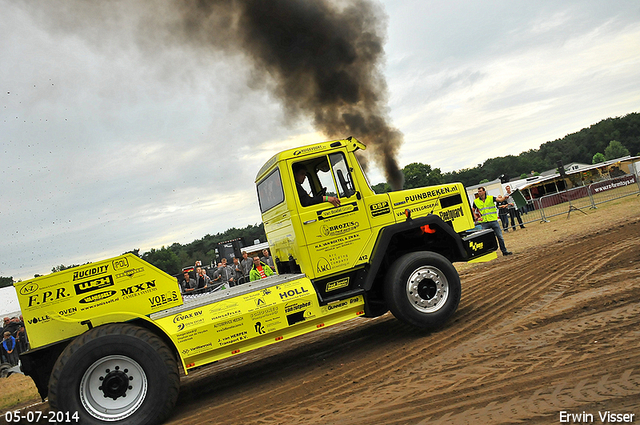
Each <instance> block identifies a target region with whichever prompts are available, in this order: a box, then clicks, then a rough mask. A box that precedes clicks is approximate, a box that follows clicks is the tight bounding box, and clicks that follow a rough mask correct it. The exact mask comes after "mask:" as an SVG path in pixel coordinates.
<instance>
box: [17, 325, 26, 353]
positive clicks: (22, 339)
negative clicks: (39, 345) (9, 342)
mask: <svg viewBox="0 0 640 425" xmlns="http://www.w3.org/2000/svg"><path fill="white" fill-rule="evenodd" d="M16 341H17V342H18V351H19V352H20V354H22V353H24V352H25V351H27V350H29V338H28V337H27V330H26V329H25V328H24V324H22V325H21V326H20V329H18V332H17V334H16Z"/></svg>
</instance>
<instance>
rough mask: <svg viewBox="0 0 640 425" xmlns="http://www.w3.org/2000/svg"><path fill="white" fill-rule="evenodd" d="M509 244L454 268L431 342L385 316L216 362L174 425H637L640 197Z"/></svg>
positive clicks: (512, 237) (189, 388) (183, 396)
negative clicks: (501, 253)
mask: <svg viewBox="0 0 640 425" xmlns="http://www.w3.org/2000/svg"><path fill="white" fill-rule="evenodd" d="M506 241H507V246H508V248H509V249H511V250H513V251H514V252H515V255H513V256H511V257H499V258H498V259H497V260H495V261H493V262H491V263H485V264H480V265H474V266H467V265H465V266H463V267H460V268H459V270H460V274H461V279H462V287H463V295H462V301H461V304H460V307H459V309H458V312H457V313H456V315H455V316H454V319H453V320H451V321H450V322H449V323H448V324H447V325H446V326H445V327H444V328H442V329H440V330H438V331H437V332H432V333H421V332H417V331H414V330H412V329H411V328H408V327H407V326H405V325H403V324H401V323H400V322H398V321H397V320H396V319H394V318H393V316H391V315H390V314H387V315H385V316H382V317H379V318H376V319H364V318H360V319H355V320H352V321H350V322H346V323H343V324H341V325H338V326H335V327H332V328H327V329H324V330H320V331H318V332H315V333H312V334H309V335H305V336H302V337H299V338H296V339H294V340H291V341H286V342H283V343H281V344H276V345H274V346H271V347H266V348H263V349H260V350H256V351H254V352H251V353H247V354H245V355H240V356H237V357H234V358H232V359H228V360H225V361H221V362H218V363H216V364H213V365H211V366H208V367H205V368H202V369H199V370H197V371H194V372H192V373H190V374H189V375H188V376H185V377H183V378H182V384H181V392H180V398H179V400H178V404H177V406H176V408H175V409H174V411H173V414H172V415H171V417H170V418H169V420H168V421H167V423H169V424H176V425H177V424H181V425H184V424H206V423H215V424H233V425H236V424H265V425H269V424H503V423H527V424H558V423H582V422H581V421H578V420H573V419H577V418H575V417H573V418H572V417H571V416H568V415H571V414H575V415H577V414H586V415H587V416H586V421H584V423H608V422H607V421H604V422H602V421H601V420H600V417H599V414H602V415H604V414H605V412H611V413H614V414H625V413H626V414H629V415H631V414H633V415H634V416H633V417H631V416H628V417H627V418H629V419H632V422H631V423H640V302H639V300H640V267H638V264H639V263H640V261H639V260H640V198H638V197H636V196H633V197H628V198H625V200H624V201H620V202H615V203H612V205H611V206H607V207H606V208H605V207H603V208H599V210H597V211H589V212H588V214H587V215H583V214H575V215H574V214H573V213H572V215H571V217H570V219H568V220H567V219H566V217H564V216H561V217H558V218H557V219H555V220H553V221H552V222H551V223H544V224H538V223H532V224H530V225H528V226H527V229H524V230H518V231H516V232H510V233H509V234H507V235H506ZM43 406H44V408H46V404H45V405H40V406H39V407H36V408H37V409H39V410H42V409H43ZM562 412H565V413H562ZM562 415H565V416H562ZM588 415H592V417H589V416H588ZM563 418H564V419H565V421H564V422H563ZM618 418H619V419H621V420H623V419H624V417H623V416H619V417H618ZM619 422H620V421H619ZM619 422H618V423H619Z"/></svg>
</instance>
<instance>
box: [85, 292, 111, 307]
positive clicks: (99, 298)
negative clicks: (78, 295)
mask: <svg viewBox="0 0 640 425" xmlns="http://www.w3.org/2000/svg"><path fill="white" fill-rule="evenodd" d="M115 294H117V292H116V291H104V292H98V293H97V294H92V295H89V296H88V297H84V298H83V299H81V300H80V301H78V302H79V303H82V304H91V303H96V302H98V301H102V300H105V299H107V298H111V297H113V296H114V295H115Z"/></svg>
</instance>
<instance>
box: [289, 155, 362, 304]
mask: <svg viewBox="0 0 640 425" xmlns="http://www.w3.org/2000/svg"><path fill="white" fill-rule="evenodd" d="M348 159H349V157H348V156H347V155H345V153H344V152H342V151H334V152H333V153H330V154H326V155H323V156H318V157H315V158H313V159H307V160H304V161H298V162H303V163H304V165H305V168H306V170H307V179H306V181H305V184H304V185H303V188H304V189H305V190H307V191H309V192H311V193H309V194H310V196H314V195H317V194H319V193H320V194H322V192H323V191H324V192H325V194H326V195H329V196H337V197H338V198H339V199H340V206H338V207H334V206H333V205H332V204H330V203H329V202H319V203H317V204H314V205H310V206H307V207H303V206H302V205H301V204H300V201H299V199H298V200H297V207H298V212H299V216H300V220H301V226H302V229H303V232H304V234H305V248H306V250H307V253H308V255H309V263H310V265H311V268H312V270H311V271H308V270H307V271H305V272H306V273H307V274H308V275H309V277H310V278H312V279H315V280H316V281H318V280H320V281H321V282H323V287H322V288H317V289H318V290H319V291H320V292H322V293H327V294H329V293H333V291H336V292H335V293H338V292H342V290H344V289H346V288H349V287H352V286H353V283H354V282H353V281H354V280H355V279H354V278H353V276H351V275H350V276H346V275H345V276H341V274H345V273H346V272H347V271H352V270H353V269H354V268H356V267H357V266H358V265H359V264H361V263H364V262H365V261H363V259H362V258H361V257H362V255H363V252H364V250H365V247H366V246H367V244H368V243H369V239H370V238H371V226H370V223H369V220H368V217H367V213H366V208H365V205H364V202H363V200H362V196H361V195H360V193H359V191H358V188H357V187H356V186H355V183H354V182H355V180H354V178H353V173H352V170H353V168H352V166H355V164H354V165H352V164H349V161H348ZM294 163H295V162H292V165H293V164H294ZM365 258H366V257H365ZM330 276H331V277H336V279H335V281H334V280H332V279H329V280H325V279H324V278H325V277H330ZM325 284H326V285H325ZM330 295H332V294H330Z"/></svg>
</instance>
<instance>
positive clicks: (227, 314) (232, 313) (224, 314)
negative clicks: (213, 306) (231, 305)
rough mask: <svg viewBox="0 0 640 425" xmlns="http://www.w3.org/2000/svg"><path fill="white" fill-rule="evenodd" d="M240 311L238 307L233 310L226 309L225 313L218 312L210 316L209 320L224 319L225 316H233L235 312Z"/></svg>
mask: <svg viewBox="0 0 640 425" xmlns="http://www.w3.org/2000/svg"><path fill="white" fill-rule="evenodd" d="M240 313H242V311H241V310H240V309H238V310H233V311H227V312H226V313H220V314H218V315H217V316H213V317H212V318H211V320H212V321H213V322H215V321H216V320H220V319H224V318H226V317H231V316H235V315H236V314H240Z"/></svg>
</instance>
